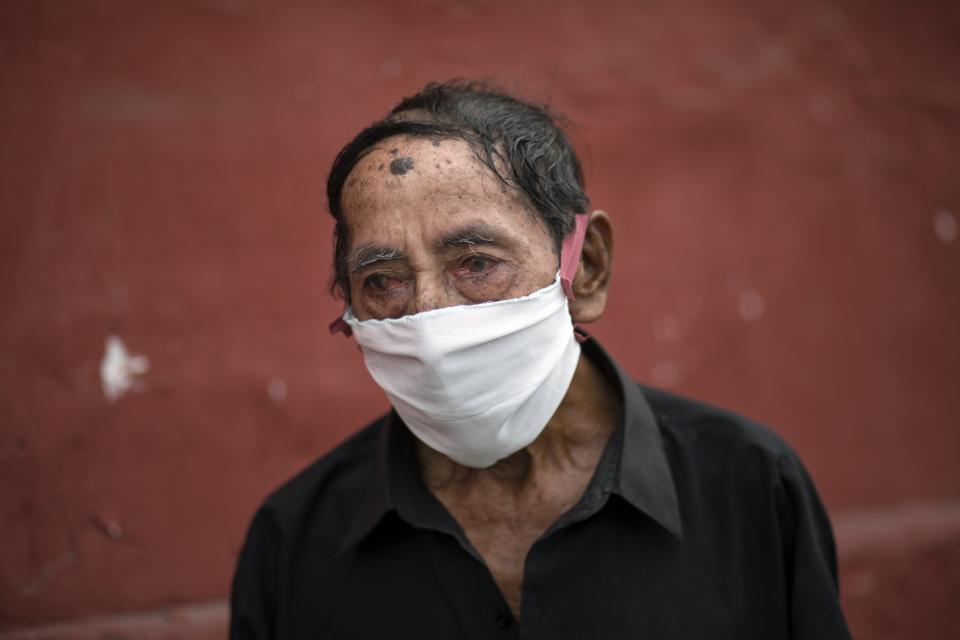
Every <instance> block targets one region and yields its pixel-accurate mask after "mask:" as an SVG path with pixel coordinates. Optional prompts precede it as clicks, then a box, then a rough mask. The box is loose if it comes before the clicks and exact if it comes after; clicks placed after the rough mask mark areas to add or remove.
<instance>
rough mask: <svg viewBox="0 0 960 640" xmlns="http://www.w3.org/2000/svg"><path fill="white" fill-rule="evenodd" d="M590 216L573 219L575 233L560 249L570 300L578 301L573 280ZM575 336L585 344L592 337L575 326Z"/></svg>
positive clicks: (562, 271) (562, 269)
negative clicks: (574, 293) (574, 292)
mask: <svg viewBox="0 0 960 640" xmlns="http://www.w3.org/2000/svg"><path fill="white" fill-rule="evenodd" d="M588 220H589V216H588V215H587V214H585V213H578V214H577V215H575V216H574V217H573V231H571V232H570V233H568V234H567V237H566V238H564V239H563V245H562V247H561V248H560V284H561V285H562V286H563V292H564V293H565V294H566V295H567V299H568V300H576V296H574V295H573V278H574V276H576V275H577V265H579V264H580V254H581V253H583V240H584V238H585V237H586V235H587V222H588ZM573 335H574V336H575V337H576V339H577V342H583V341H584V340H587V339H588V338H589V337H590V336H589V335H587V332H586V331H584V330H583V329H582V328H581V327H578V326H577V325H574V326H573Z"/></svg>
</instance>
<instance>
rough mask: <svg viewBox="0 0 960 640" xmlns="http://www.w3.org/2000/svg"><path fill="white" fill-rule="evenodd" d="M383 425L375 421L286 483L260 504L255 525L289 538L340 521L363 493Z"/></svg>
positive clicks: (382, 421)
mask: <svg viewBox="0 0 960 640" xmlns="http://www.w3.org/2000/svg"><path fill="white" fill-rule="evenodd" d="M386 422H387V416H386V415H384V416H381V417H379V418H377V419H376V420H374V421H373V422H371V423H370V424H368V425H366V426H364V427H363V428H362V429H360V430H359V431H358V432H357V433H355V434H354V435H352V436H350V437H349V438H348V439H347V440H345V441H343V442H341V443H340V444H339V445H337V446H336V447H334V448H333V449H332V450H331V451H329V452H327V453H326V454H324V455H322V456H321V457H319V458H318V459H317V460H315V461H314V462H313V463H311V464H310V465H309V466H308V467H306V468H305V469H303V470H301V471H300V472H298V473H297V474H296V475H294V476H293V477H292V478H290V479H289V480H287V481H286V482H284V483H283V484H282V485H281V486H280V487H278V488H277V489H276V490H274V491H273V492H272V493H271V494H270V495H269V496H268V497H267V498H266V500H264V502H263V504H262V505H261V506H260V509H259V510H258V512H257V515H256V516H255V522H256V521H261V522H264V521H265V522H264V524H266V523H267V522H269V525H270V526H271V527H272V528H274V529H276V530H277V532H278V533H281V534H287V535H289V534H290V533H291V532H296V531H300V530H303V529H305V528H307V527H308V526H309V525H310V522H311V521H317V520H320V521H324V522H327V523H329V522H333V521H337V522H339V521H343V519H344V515H346V514H347V513H348V512H352V510H353V509H355V505H356V504H357V502H358V501H359V500H360V499H361V497H362V495H363V493H364V491H366V488H367V483H368V479H369V477H370V474H371V472H372V470H373V466H374V465H375V464H376V461H377V447H378V442H379V440H380V434H381V432H382V431H383V429H384V427H385V425H386ZM327 516H332V517H327ZM287 535H283V537H287Z"/></svg>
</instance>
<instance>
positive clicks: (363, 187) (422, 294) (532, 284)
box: [341, 136, 558, 320]
mask: <svg viewBox="0 0 960 640" xmlns="http://www.w3.org/2000/svg"><path fill="white" fill-rule="evenodd" d="M341 198H342V203H343V213H344V215H345V216H346V223H347V229H348V246H347V252H346V254H347V265H346V268H347V270H348V271H349V272H350V292H351V308H352V309H353V313H354V315H355V316H356V317H357V318H358V319H359V320H367V319H371V318H398V317H400V316H404V315H409V314H413V313H420V312H422V311H427V310H430V309H437V308H441V307H449V306H453V305H460V304H476V303H478V302H486V301H490V300H504V299H508V298H516V297H519V296H523V295H526V294H528V293H532V292H533V291H536V290H537V289H541V288H543V287H545V286H547V285H548V284H550V283H551V282H553V280H554V277H555V275H556V272H557V265H558V256H557V253H556V250H555V246H554V243H553V239H552V237H551V236H550V234H549V232H548V231H547V229H546V226H545V225H544V223H543V222H542V221H541V220H540V218H539V217H538V216H536V215H535V214H533V213H532V212H531V210H530V209H529V207H528V206H525V204H524V202H523V200H522V199H521V198H520V196H519V195H518V193H517V192H516V191H515V190H513V189H509V188H507V187H506V186H505V185H504V184H503V183H502V182H501V181H500V180H499V179H498V178H497V177H496V176H494V175H493V174H492V173H491V172H490V170H489V169H487V168H486V167H485V166H483V165H482V164H481V163H480V162H479V161H478V160H477V158H476V156H475V155H474V153H473V151H472V150H471V148H470V147H469V146H468V144H467V143H466V142H464V141H462V140H442V141H431V140H428V139H423V138H412V137H406V136H404V137H396V138H390V139H388V140H385V141H383V142H381V143H380V144H379V145H377V146H376V147H374V149H373V150H372V151H371V152H370V153H369V154H368V155H367V156H366V157H364V158H363V159H362V160H361V161H360V162H359V163H357V166H356V167H354V169H353V171H351V172H350V175H349V177H348V178H347V182H346V185H345V186H344V189H343V193H342V196H341Z"/></svg>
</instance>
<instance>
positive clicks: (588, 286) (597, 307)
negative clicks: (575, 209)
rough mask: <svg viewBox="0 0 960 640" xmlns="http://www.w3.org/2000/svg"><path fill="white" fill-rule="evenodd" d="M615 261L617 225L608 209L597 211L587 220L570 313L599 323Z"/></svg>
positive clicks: (576, 319) (580, 318) (580, 319)
mask: <svg viewBox="0 0 960 640" xmlns="http://www.w3.org/2000/svg"><path fill="white" fill-rule="evenodd" d="M612 262H613V225H612V223H611V222H610V216H608V215H607V213H606V212H605V211H599V210H598V211H594V212H593V213H591V214H590V219H589V222H588V223H587V233H586V237H585V238H584V241H583V253H581V255H580V264H579V265H578V266H577V275H576V277H575V278H574V280H573V293H574V295H575V296H576V298H575V299H574V300H571V301H570V315H571V316H572V317H573V321H574V322H577V323H587V322H595V321H596V320H598V319H599V318H600V316H601V315H603V310H604V308H605V307H606V304H607V289H608V287H609V285H610V269H611V265H612Z"/></svg>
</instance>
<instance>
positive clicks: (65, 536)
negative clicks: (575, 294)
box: [0, 0, 960, 638]
mask: <svg viewBox="0 0 960 640" xmlns="http://www.w3.org/2000/svg"><path fill="white" fill-rule="evenodd" d="M958 70H960V11H958V10H957V5H956V4H955V3H948V2H914V3H903V2H893V1H892V0H880V1H867V0H837V1H829V0H817V1H814V2H804V3H779V2H764V1H761V0H755V1H746V0H744V1H740V2H733V3H726V2H724V3H719V2H707V1H705V0H704V1H702V2H690V1H683V2H668V1H666V0H650V1H647V2H626V1H624V2H618V1H614V0H602V1H599V0H598V1H594V2H558V1H553V2H547V1H545V0H544V1H542V0H526V1H518V2H506V1H498V0H457V1H454V0H432V1H430V0H407V1H405V2H386V1H383V2H373V1H368V0H354V1H352V2H292V1H290V2H277V3H271V2H251V1H244V0H207V1H200V0H181V1H178V2H146V1H145V2H123V1H119V0H117V1H114V2H104V1H92V0H91V1H85V2H55V1H52V0H43V1H28V0H17V1H7V2H4V3H2V4H0V131H2V134H3V135H2V140H3V143H2V144H0V531H2V536H3V545H2V546H0V629H6V635H5V636H4V637H11V638H12V637H34V638H38V637H51V638H52V637H75V638H81V637H98V636H97V634H101V633H103V632H104V629H113V632H114V633H115V634H116V635H118V636H119V637H144V634H145V633H146V632H145V631H144V629H148V630H152V631H150V633H154V634H156V637H196V638H200V637H216V636H217V635H219V634H222V624H223V615H224V608H223V604H222V598H223V597H224V595H225V594H226V591H227V589H228V583H229V579H230V575H231V571H232V568H233V563H234V559H235V556H236V553H237V551H238V547H239V545H240V543H241V540H242V536H243V533H244V529H245V527H246V524H247V522H248V519H249V517H250V516H251V515H252V512H253V510H254V509H255V507H256V506H257V504H258V502H259V501H260V500H261V499H262V498H263V496H264V495H265V494H266V493H267V492H268V491H270V490H271V489H272V488H273V487H275V486H276V485H277V484H278V483H279V482H281V481H282V480H284V479H285V478H287V477H289V476H291V475H292V474H293V473H295V472H296V471H297V470H298V469H300V468H302V467H303V466H305V465H306V464H308V463H309V462H310V461H311V460H312V459H313V458H314V457H316V456H317V455H319V454H322V453H323V452H324V451H326V450H327V449H329V448H330V447H331V446H333V445H334V444H335V443H337V442H338V441H340V440H341V439H342V438H344V437H345V436H347V435H348V434H349V433H351V432H352V431H354V430H355V429H357V428H358V427H359V426H360V425H361V424H363V423H364V422H366V421H367V420H369V419H371V418H372V417H374V416H375V415H377V414H378V413H379V412H381V411H382V410H384V409H385V408H386V406H387V404H386V401H385V400H384V399H383V398H382V397H381V394H380V393H379V391H378V390H377V389H376V388H375V387H374V385H373V384H372V383H371V382H370V381H369V380H368V378H367V376H366V373H365V371H364V369H363V366H362V363H361V362H360V359H359V357H358V354H357V353H356V350H355V347H354V346H353V345H352V344H351V343H350V342H349V341H346V340H344V339H342V338H339V337H337V338H333V337H330V336H328V335H327V333H326V330H325V327H326V324H327V322H328V321H329V320H330V319H331V318H332V317H334V316H335V315H336V314H337V313H338V312H339V305H338V304H337V303H336V301H334V300H332V299H331V298H330V297H329V296H328V294H327V293H326V285H327V282H328V278H329V263H330V232H331V223H330V220H329V219H328V216H327V215H326V214H325V211H324V179H325V176H326V171H327V169H328V167H329V165H330V162H331V161H332V159H333V155H334V154H335V153H336V151H337V150H338V149H339V148H340V146H342V145H343V144H344V143H345V142H346V141H347V140H348V139H349V138H350V137H351V136H352V135H353V134H354V133H355V132H356V131H357V130H358V129H359V128H360V127H362V126H364V125H365V124H368V123H369V122H370V121H372V120H373V119H375V118H376V117H378V116H380V115H382V114H383V113H384V112H385V110H386V109H387V108H388V107H389V106H390V105H391V104H392V103H394V102H395V101H397V100H398V99H399V98H400V97H401V96H403V95H406V94H408V93H411V92H412V91H414V90H415V89H416V88H418V87H419V86H421V85H422V84H424V83H425V82H427V81H430V80H434V79H445V78H450V77H454V76H469V77H478V76H479V77H488V78H492V79H494V80H496V81H498V82H499V83H500V84H501V85H502V86H503V87H505V88H507V89H510V90H513V91H516V92H518V93H520V94H521V95H524V96H526V97H529V98H532V99H535V100H540V101H549V102H550V103H552V104H553V105H554V106H555V107H557V108H558V109H560V110H561V111H563V112H565V113H566V114H567V115H568V116H570V117H571V118H572V120H573V121H574V123H575V126H574V128H573V137H574V139H575V141H576V143H577V145H578V146H579V148H580V150H581V152H582V156H583V159H584V163H585V167H586V173H587V181H588V191H589V193H590V195H591V197H592V199H593V203H594V205H595V206H597V207H600V208H604V209H606V210H608V211H609V212H610V213H611V215H612V216H613V219H614V222H615V225H616V230H617V234H618V236H617V237H618V244H617V250H616V257H615V264H616V274H615V282H614V285H613V294H612V300H611V305H610V309H609V311H608V314H607V317H606V318H604V320H603V321H602V322H600V323H599V324H598V325H596V326H595V327H594V333H595V334H596V335H598V336H599V337H600V339H601V340H602V341H603V342H604V344H605V345H607V346H608V347H609V349H610V350H611V351H612V352H613V353H614V354H616V355H617V356H618V357H619V358H620V359H621V361H622V362H623V364H625V366H626V367H627V368H628V369H629V370H630V371H632V372H633V373H634V374H635V375H636V376H637V377H638V378H640V379H643V380H645V381H647V382H649V383H652V384H655V385H660V386H664V387H669V388H672V389H674V390H677V391H679V392H681V393H686V394H690V395H694V396H697V397H699V398H702V399H704V400H707V401H710V402H714V403H718V404H722V405H725V406H728V407H732V408H734V409H737V410H739V411H741V412H743V413H746V414H748V415H750V416H752V417H754V418H756V419H759V420H761V421H764V422H766V423H768V424H770V425H772V426H773V427H775V428H776V429H777V430H778V431H780V432H781V433H782V434H783V435H784V436H786V438H787V439H788V440H789V441H790V442H792V443H793V444H794V446H795V447H796V448H797V449H798V450H799V452H800V453H801V455H802V457H803V458H804V459H805V461H806V463H807V465H808V467H809V468H810V470H811V472H812V474H813V476H814V478H815V479H816V481H817V483H818V485H819V487H820V489H821V492H822V494H823V496H824V498H825V500H826V502H827V505H828V507H829V509H830V510H831V513H832V514H833V515H834V519H835V523H836V525H837V529H838V536H839V539H840V543H841V554H842V560H843V571H844V573H843V576H842V578H841V579H842V581H843V585H842V586H843V590H844V601H845V604H846V606H847V610H848V615H849V616H850V619H851V623H852V624H853V626H854V630H855V631H856V632H857V633H856V635H857V636H858V637H860V638H894V637H911V638H920V637H929V638H937V637H943V633H944V630H945V629H949V628H955V627H956V625H957V624H958V623H960V618H958V614H957V613H956V609H955V606H954V605H955V603H956V601H957V598H958V596H960V471H958V468H957V464H956V458H957V454H958V452H960V429H958V420H957V415H958V413H960V392H958V391H960V387H958V380H960V339H958V327H960V301H958V294H960V237H958V226H960V172H958V167H960V163H958V150H960V83H958V82H957V78H958V77H960V76H958ZM111 337H114V338H116V339H114V340H112V344H113V347H111V348H110V349H108V348H107V343H108V342H109V341H111ZM108 352H109V353H108ZM105 356H106V357H105ZM138 356H142V358H139V359H138ZM105 380H106V383H107V384H106V386H105V382H104V381H105ZM126 383H129V386H128V387H127V386H125V384H126ZM118 614H124V617H121V618H117V617H110V616H117V615H118ZM97 616H106V617H103V618H101V620H100V621H99V622H98V621H94V622H82V621H83V620H86V619H88V618H91V617H97ZM78 621H80V622H78ZM45 625H59V626H53V627H48V626H45ZM85 634H87V635H85ZM191 634H192V635H191ZM204 634H207V635H204Z"/></svg>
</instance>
